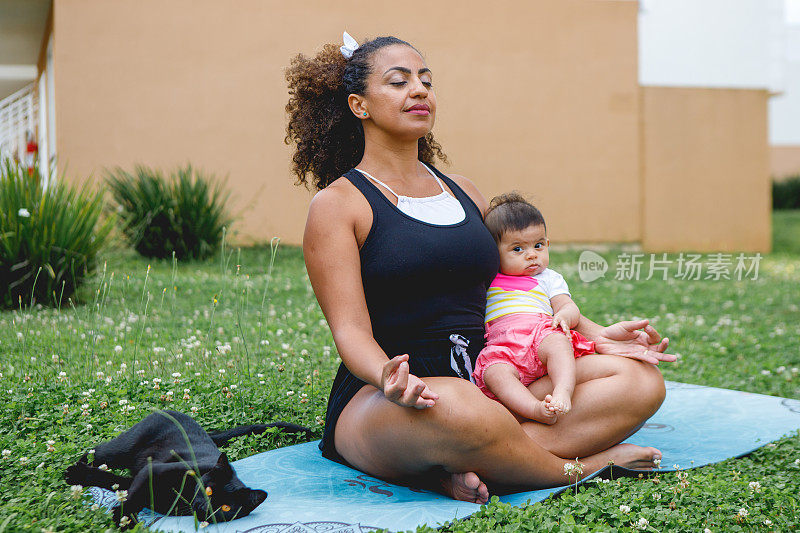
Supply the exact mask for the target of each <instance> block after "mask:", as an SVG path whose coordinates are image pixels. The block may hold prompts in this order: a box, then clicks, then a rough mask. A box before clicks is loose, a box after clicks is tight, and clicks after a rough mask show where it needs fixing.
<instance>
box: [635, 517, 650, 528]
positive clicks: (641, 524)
mask: <svg viewBox="0 0 800 533" xmlns="http://www.w3.org/2000/svg"><path fill="white" fill-rule="evenodd" d="M648 525H650V521H649V520H647V518H645V517H641V518H639V521H638V522H636V529H647V526H648Z"/></svg>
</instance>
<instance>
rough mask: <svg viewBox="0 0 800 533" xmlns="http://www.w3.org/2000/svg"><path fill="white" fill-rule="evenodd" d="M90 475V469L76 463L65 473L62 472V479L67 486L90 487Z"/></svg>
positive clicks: (80, 463)
mask: <svg viewBox="0 0 800 533" xmlns="http://www.w3.org/2000/svg"><path fill="white" fill-rule="evenodd" d="M90 475H91V467H90V466H89V465H87V464H86V463H82V462H80V461H78V462H77V463H75V464H74V465H71V466H69V467H67V471H66V472H64V479H65V480H66V481H67V484H69V485H91V483H89V477H90Z"/></svg>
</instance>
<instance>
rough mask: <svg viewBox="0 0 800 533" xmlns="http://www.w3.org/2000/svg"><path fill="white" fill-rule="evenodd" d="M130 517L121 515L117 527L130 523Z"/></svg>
mask: <svg viewBox="0 0 800 533" xmlns="http://www.w3.org/2000/svg"><path fill="white" fill-rule="evenodd" d="M130 521H131V519H130V518H128V517H127V516H123V517H122V518H120V519H119V527H125V526H127V525H128V524H129V523H130Z"/></svg>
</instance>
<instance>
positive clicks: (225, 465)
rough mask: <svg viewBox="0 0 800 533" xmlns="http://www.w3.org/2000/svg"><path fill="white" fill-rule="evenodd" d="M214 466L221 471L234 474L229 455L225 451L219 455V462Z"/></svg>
mask: <svg viewBox="0 0 800 533" xmlns="http://www.w3.org/2000/svg"><path fill="white" fill-rule="evenodd" d="M214 468H216V469H218V470H219V471H220V472H230V473H231V474H233V468H232V467H231V464H230V463H229V462H228V456H227V455H226V454H225V452H222V453H221V454H220V455H219V459H217V464H216V466H215V467H214Z"/></svg>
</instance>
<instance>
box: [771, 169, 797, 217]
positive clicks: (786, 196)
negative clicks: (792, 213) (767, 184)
mask: <svg viewBox="0 0 800 533" xmlns="http://www.w3.org/2000/svg"><path fill="white" fill-rule="evenodd" d="M772 208H773V209H800V175H797V176H793V177H791V178H788V179H785V180H781V181H773V182H772Z"/></svg>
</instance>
